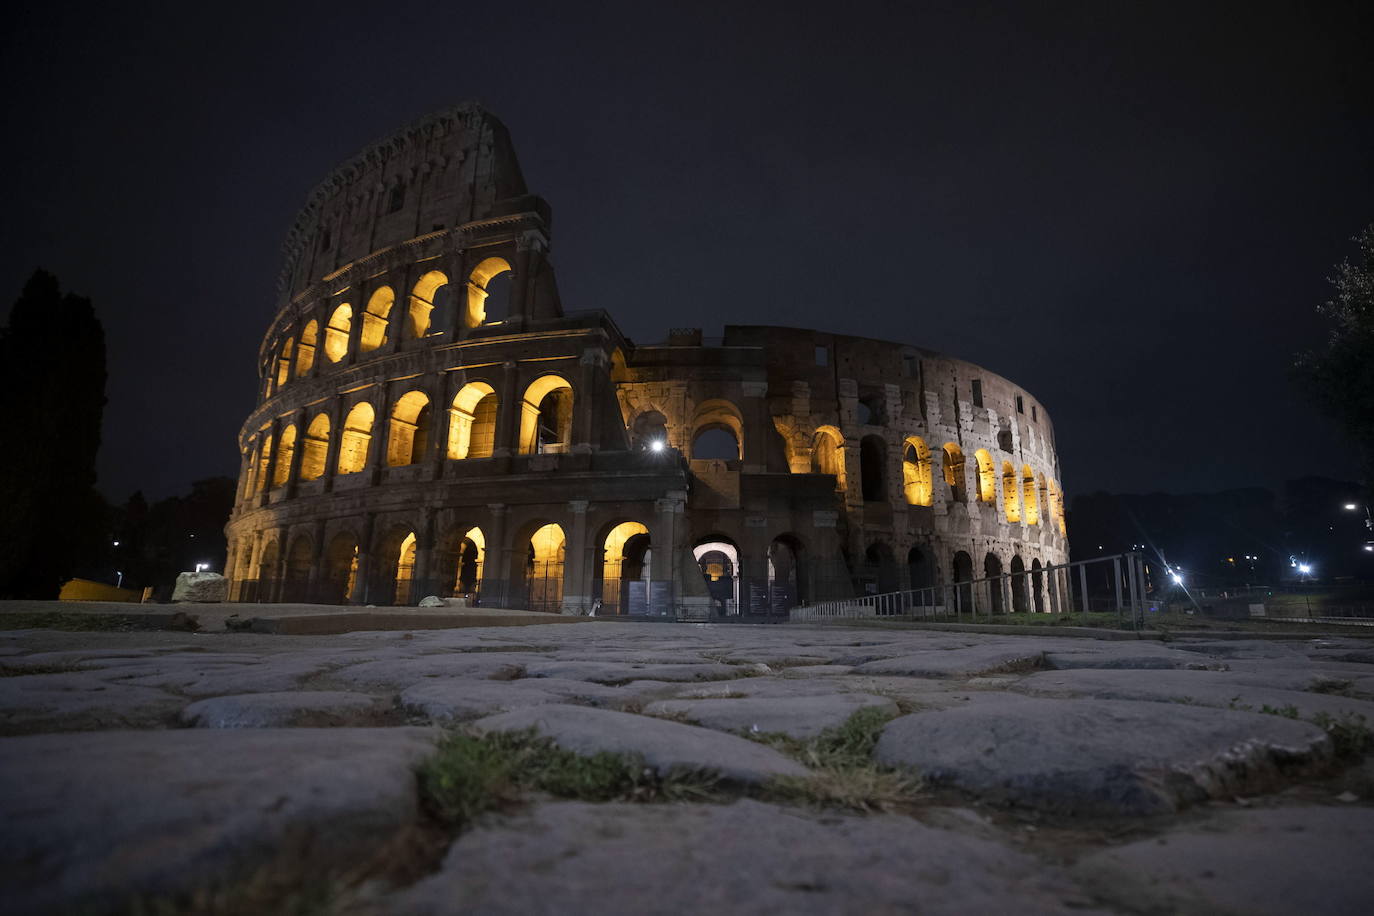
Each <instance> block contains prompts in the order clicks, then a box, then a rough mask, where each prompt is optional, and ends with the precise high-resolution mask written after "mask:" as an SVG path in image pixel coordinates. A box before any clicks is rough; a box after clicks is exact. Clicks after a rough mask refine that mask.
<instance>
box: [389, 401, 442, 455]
mask: <svg viewBox="0 0 1374 916" xmlns="http://www.w3.org/2000/svg"><path fill="white" fill-rule="evenodd" d="M430 416H431V411H430V405H429V398H428V396H426V395H425V394H424V392H421V391H408V392H406V393H405V395H404V396H402V397H401V399H400V400H399V401H397V402H396V407H395V408H394V409H393V410H392V411H391V437H390V439H389V440H388V441H387V450H386V463H387V466H388V467H393V468H394V467H403V466H405V465H408V464H415V463H417V462H419V461H420V460H421V459H422V458H424V456H425V453H426V452H427V451H428V449H429V428H430Z"/></svg>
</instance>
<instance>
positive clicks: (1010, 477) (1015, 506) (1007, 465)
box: [1002, 461, 1021, 522]
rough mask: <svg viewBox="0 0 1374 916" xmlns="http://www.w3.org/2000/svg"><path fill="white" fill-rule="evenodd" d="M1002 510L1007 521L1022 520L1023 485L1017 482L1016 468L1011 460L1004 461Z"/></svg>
mask: <svg viewBox="0 0 1374 916" xmlns="http://www.w3.org/2000/svg"><path fill="white" fill-rule="evenodd" d="M1002 512H1003V513H1005V514H1006V516H1007V521H1009V522H1019V521H1021V487H1020V486H1019V485H1018V484H1017V482H1016V468H1015V467H1014V466H1013V465H1012V463H1011V462H1010V461H1003V462H1002Z"/></svg>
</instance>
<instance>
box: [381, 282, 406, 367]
mask: <svg viewBox="0 0 1374 916" xmlns="http://www.w3.org/2000/svg"><path fill="white" fill-rule="evenodd" d="M410 274H411V271H410V268H409V267H401V268H398V269H396V270H393V271H391V272H390V273H388V274H387V278H386V282H387V285H389V286H390V287H391V291H392V292H394V293H395V294H396V300H395V301H394V302H392V303H391V314H390V315H388V316H386V317H387V322H386V338H387V339H386V342H385V343H384V344H382V346H381V348H380V349H381V351H382V352H383V353H395V352H396V351H398V350H400V349H401V341H402V339H403V338H404V337H405V332H406V325H407V324H409V322H410V284H409V281H410Z"/></svg>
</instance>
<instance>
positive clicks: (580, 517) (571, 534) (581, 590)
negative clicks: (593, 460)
mask: <svg viewBox="0 0 1374 916" xmlns="http://www.w3.org/2000/svg"><path fill="white" fill-rule="evenodd" d="M588 505H589V504H588V502H587V500H585V499H574V500H572V501H571V502H569V503H568V512H569V513H571V515H572V523H571V525H570V526H569V530H568V541H567V543H566V544H565V545H564V550H563V604H562V607H561V608H560V610H561V611H562V612H563V613H564V614H585V613H586V612H587V608H588V607H589V606H590V605H591V598H590V595H591V582H590V576H589V575H588V573H587V506H588Z"/></svg>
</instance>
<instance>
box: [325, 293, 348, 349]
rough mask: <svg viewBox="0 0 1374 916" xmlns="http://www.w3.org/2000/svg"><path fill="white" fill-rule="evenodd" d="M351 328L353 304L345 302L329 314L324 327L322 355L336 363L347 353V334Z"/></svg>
mask: <svg viewBox="0 0 1374 916" xmlns="http://www.w3.org/2000/svg"><path fill="white" fill-rule="evenodd" d="M352 330H353V306H351V305H349V304H348V303H347V302H345V303H344V304H343V305H341V306H339V307H338V308H336V309H335V310H334V313H333V314H332V315H330V316H329V324H328V325H327V326H326V327H325V329H324V356H325V359H327V360H329V361H330V362H331V363H337V362H338V361H339V360H341V359H343V358H344V356H345V355H347V353H348V335H349V334H350V333H351V332H352Z"/></svg>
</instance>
